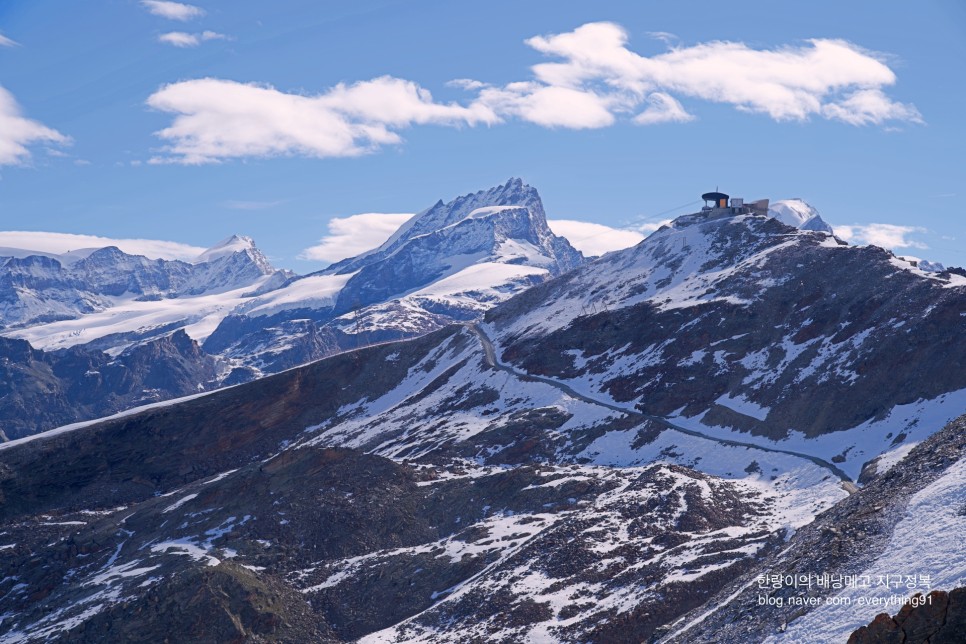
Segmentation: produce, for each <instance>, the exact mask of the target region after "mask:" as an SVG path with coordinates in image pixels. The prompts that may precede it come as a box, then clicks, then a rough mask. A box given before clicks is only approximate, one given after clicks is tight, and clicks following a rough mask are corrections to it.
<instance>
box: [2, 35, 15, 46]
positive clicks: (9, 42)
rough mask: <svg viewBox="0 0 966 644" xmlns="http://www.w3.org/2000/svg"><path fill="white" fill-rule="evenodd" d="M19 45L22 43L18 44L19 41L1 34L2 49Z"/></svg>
mask: <svg viewBox="0 0 966 644" xmlns="http://www.w3.org/2000/svg"><path fill="white" fill-rule="evenodd" d="M19 44H20V43H18V42H17V41H15V40H11V39H9V38H7V37H6V36H4V35H3V34H0V47H16V46H17V45H19Z"/></svg>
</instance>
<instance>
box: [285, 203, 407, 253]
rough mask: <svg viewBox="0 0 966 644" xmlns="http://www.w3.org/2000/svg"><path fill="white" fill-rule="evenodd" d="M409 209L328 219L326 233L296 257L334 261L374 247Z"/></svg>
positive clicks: (401, 221) (388, 233) (403, 217)
mask: <svg viewBox="0 0 966 644" xmlns="http://www.w3.org/2000/svg"><path fill="white" fill-rule="evenodd" d="M412 216H413V215H412V213H408V214H406V213H381V212H369V213H363V214H361V215H351V216H349V217H334V218H333V219H331V220H329V233H328V234H327V235H326V236H325V237H323V238H322V239H320V240H319V243H318V244H316V245H315V246H312V247H311V248H306V249H305V250H303V251H302V252H301V254H299V259H310V260H315V261H320V262H330V263H331V262H337V261H339V260H340V259H345V258H346V257H355V256H356V255H359V254H360V253H364V252H366V251H367V250H372V249H373V248H377V247H378V246H380V245H381V244H382V243H383V242H384V241H386V240H387V239H389V238H390V237H391V236H392V234H393V233H394V232H396V230H397V229H398V228H399V227H400V226H402V225H403V223H405V222H406V220H407V219H409V218H411V217H412Z"/></svg>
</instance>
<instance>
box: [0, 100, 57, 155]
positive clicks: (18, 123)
mask: <svg viewBox="0 0 966 644" xmlns="http://www.w3.org/2000/svg"><path fill="white" fill-rule="evenodd" d="M36 143H54V144H58V145H66V144H68V143H70V138H69V137H67V136H64V135H63V134H61V133H60V132H58V131H57V130H54V129H52V128H49V127H47V126H46V125H44V124H43V123H40V122H38V121H33V120H31V119H28V118H26V117H24V116H23V115H22V114H21V111H20V106H19V105H18V104H17V101H16V99H15V98H14V97H13V94H11V93H10V92H9V91H7V90H6V89H5V88H4V87H2V86H0V165H14V164H19V163H23V162H25V161H27V160H28V159H29V158H30V150H29V149H28V146H30V145H32V144H36Z"/></svg>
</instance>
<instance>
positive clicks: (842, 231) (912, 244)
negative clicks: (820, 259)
mask: <svg viewBox="0 0 966 644" xmlns="http://www.w3.org/2000/svg"><path fill="white" fill-rule="evenodd" d="M832 230H833V231H834V233H835V236H836V237H841V238H842V239H844V240H845V241H847V242H851V243H853V244H859V245H863V246H864V245H867V244H871V245H873V246H880V247H882V248H888V249H893V248H929V247H928V246H926V244H924V243H923V242H921V241H918V240H915V239H910V238H909V237H908V236H909V235H912V234H914V233H925V232H927V231H926V229H925V228H921V227H919V226H899V225H896V224H855V225H852V226H833V227H832Z"/></svg>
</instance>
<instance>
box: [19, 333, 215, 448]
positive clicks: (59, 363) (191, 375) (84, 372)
mask: <svg viewBox="0 0 966 644" xmlns="http://www.w3.org/2000/svg"><path fill="white" fill-rule="evenodd" d="M216 376H217V365H216V363H215V360H214V358H212V357H211V356H209V355H207V354H205V352H204V351H202V350H201V347H199V346H198V343H197V342H195V341H194V340H192V339H191V338H189V337H188V336H187V334H185V332H184V331H183V330H181V329H179V330H177V331H175V332H173V333H172V334H170V335H166V336H162V337H160V338H156V339H152V340H149V341H146V342H143V343H140V344H138V345H136V346H134V347H133V348H131V349H130V350H128V351H126V352H124V353H122V354H121V355H119V356H110V355H108V354H106V353H104V352H102V351H97V350H87V349H82V348H79V347H72V348H70V349H65V350H62V351H58V352H53V353H48V352H44V351H38V350H36V349H33V348H32V347H31V346H30V344H29V343H27V342H26V341H25V340H13V339H9V338H0V401H2V402H0V428H2V430H0V431H2V433H3V435H4V436H5V437H6V438H7V439H15V438H21V437H24V436H28V435H31V434H35V433H37V431H38V429H40V430H42V429H48V428H50V427H57V426H59V425H65V424H68V423H72V422H76V421H82V420H87V419H90V418H98V417H101V416H107V415H110V414H112V413H115V412H118V411H121V410H124V409H129V408H131V407H137V406H139V405H144V404H148V403H152V402H157V401H160V400H168V399H170V398H177V397H179V396H186V395H188V394H192V393H197V392H198V391H204V390H205V389H206V388H208V387H209V386H211V385H213V384H214V383H215V380H216Z"/></svg>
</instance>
